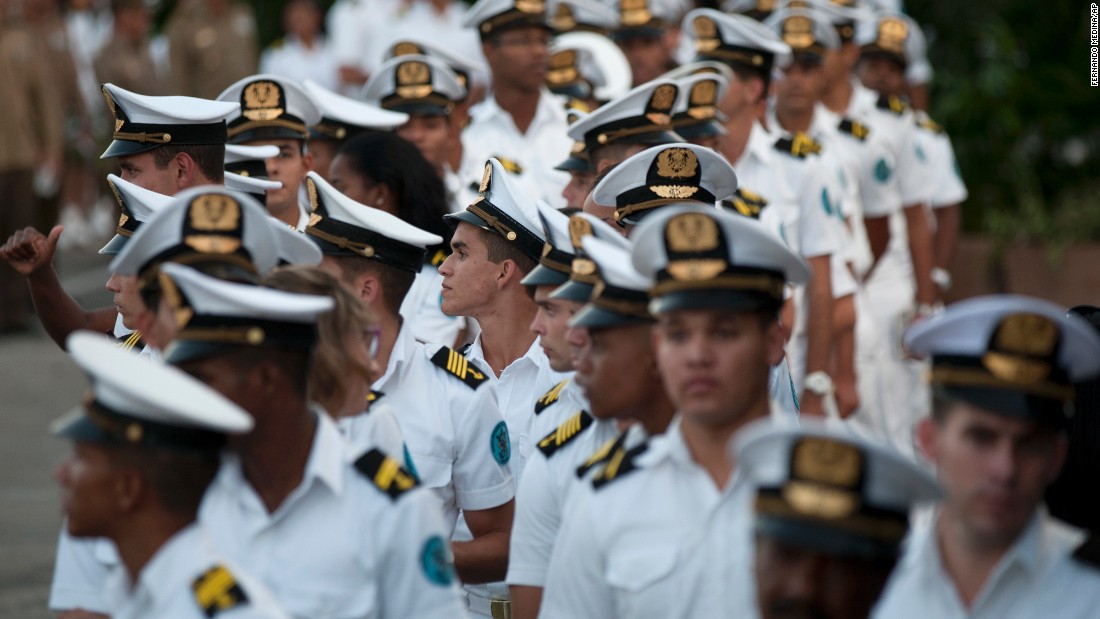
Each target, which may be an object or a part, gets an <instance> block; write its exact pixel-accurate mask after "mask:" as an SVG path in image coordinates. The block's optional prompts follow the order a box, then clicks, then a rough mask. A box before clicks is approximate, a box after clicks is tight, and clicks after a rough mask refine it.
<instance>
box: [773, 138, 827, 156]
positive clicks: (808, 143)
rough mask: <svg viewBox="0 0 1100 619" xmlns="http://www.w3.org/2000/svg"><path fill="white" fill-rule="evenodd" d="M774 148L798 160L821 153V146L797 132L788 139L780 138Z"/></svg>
mask: <svg viewBox="0 0 1100 619" xmlns="http://www.w3.org/2000/svg"><path fill="white" fill-rule="evenodd" d="M775 148H776V149H777V150H779V151H780V152H784V153H788V154H790V155H793V156H794V157H796V158H798V159H805V158H806V157H809V156H810V155H817V154H819V153H821V144H820V143H819V142H817V141H815V140H814V139H813V138H811V137H810V136H808V135H806V134H805V133H802V132H797V133H795V134H794V135H793V136H791V137H789V138H780V139H779V140H778V141H776V143H775Z"/></svg>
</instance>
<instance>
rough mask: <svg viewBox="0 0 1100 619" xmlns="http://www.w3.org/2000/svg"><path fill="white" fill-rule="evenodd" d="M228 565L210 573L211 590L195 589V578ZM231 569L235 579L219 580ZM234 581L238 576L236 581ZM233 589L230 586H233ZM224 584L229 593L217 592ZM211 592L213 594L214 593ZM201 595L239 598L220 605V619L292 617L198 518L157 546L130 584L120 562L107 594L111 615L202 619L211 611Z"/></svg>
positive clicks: (213, 600) (123, 618) (126, 618)
mask: <svg viewBox="0 0 1100 619" xmlns="http://www.w3.org/2000/svg"><path fill="white" fill-rule="evenodd" d="M219 568H221V570H224V572H222V571H219V572H216V573H214V574H210V575H209V576H208V577H209V578H211V579H213V580H212V581H211V583H210V587H211V590H212V591H211V592H206V591H205V590H204V589H203V588H201V587H198V588H197V589H196V586H197V585H196V581H197V580H198V579H201V578H203V577H204V576H206V575H207V574H208V573H209V572H210V571H211V570H218V569H219ZM226 575H228V576H230V577H231V578H232V581H228V582H226V581H221V579H223V578H225V576H226ZM233 581H235V582H233ZM231 586H232V587H234V589H230V587H231ZM219 589H221V590H225V594H223V595H216V594H217V592H218V591H219ZM212 593H213V594H214V595H212ZM200 595H211V599H210V600H209V601H208V602H207V604H209V605H211V607H212V608H218V607H217V606H216V604H217V600H218V598H222V597H224V598H225V599H236V600H237V604H236V605H232V606H230V607H227V608H225V609H224V610H217V611H216V614H215V615H216V616H217V617H218V619H289V617H290V615H287V614H286V613H285V612H284V611H283V610H282V608H281V607H280V606H279V603H278V602H276V601H275V596H273V595H272V594H271V592H270V591H268V590H267V588H266V587H264V586H263V585H261V584H260V583H259V582H258V581H257V580H256V579H255V578H252V577H251V576H250V575H249V574H247V573H246V572H245V571H244V570H242V569H240V568H239V567H237V566H235V565H233V563H232V562H229V561H227V560H226V559H225V558H224V557H223V556H222V553H220V552H218V551H217V549H216V547H215V546H214V544H213V543H212V542H211V540H210V536H209V535H208V534H207V533H206V531H205V530H203V528H202V527H201V526H200V525H198V524H194V523H192V524H190V525H188V526H187V527H185V528H184V529H182V530H180V531H179V532H178V533H176V534H175V535H173V536H172V537H171V538H170V539H169V540H168V541H167V542H165V544H164V545H163V546H161V547H160V549H159V550H157V552H156V554H154V555H153V558H152V559H150V560H149V562H148V563H147V564H146V565H145V567H144V568H142V570H141V573H140V574H139V575H138V577H137V579H136V580H135V582H134V583H133V586H132V587H131V586H130V576H129V575H128V574H127V573H126V569H125V568H124V567H122V566H121V565H120V566H119V567H118V568H117V569H116V570H115V571H114V572H113V573H112V574H111V575H110V577H109V579H108V582H107V584H106V591H105V596H106V598H107V600H108V606H109V613H110V615H111V619H148V618H150V617H164V618H165V619H169V618H170V619H191V618H193V619H204V618H205V617H208V616H215V615H208V614H207V612H206V610H205V609H204V607H203V606H201V605H200V603H199V596H200Z"/></svg>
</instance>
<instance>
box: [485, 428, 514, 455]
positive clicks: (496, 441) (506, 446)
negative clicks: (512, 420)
mask: <svg viewBox="0 0 1100 619" xmlns="http://www.w3.org/2000/svg"><path fill="white" fill-rule="evenodd" d="M489 448H490V449H491V450H492V451H493V459H494V460H496V461H497V462H498V463H499V464H502V465H504V464H508V461H509V460H511V459H512V441H511V440H510V439H509V438H508V426H507V425H506V424H505V423H504V422H503V421H501V422H500V423H498V424H497V425H496V427H494V428H493V433H492V435H491V436H490V437H489Z"/></svg>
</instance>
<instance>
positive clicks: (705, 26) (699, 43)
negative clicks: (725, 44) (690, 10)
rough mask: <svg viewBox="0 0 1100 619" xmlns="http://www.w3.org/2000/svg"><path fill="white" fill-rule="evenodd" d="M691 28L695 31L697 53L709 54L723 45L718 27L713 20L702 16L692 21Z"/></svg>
mask: <svg viewBox="0 0 1100 619" xmlns="http://www.w3.org/2000/svg"><path fill="white" fill-rule="evenodd" d="M691 27H692V29H693V30H694V31H695V51H697V52H709V51H712V50H714V49H716V48H717V47H718V46H719V45H721V42H720V41H719V40H718V25H717V24H715V23H714V20H713V19H711V18H709V17H704V16H702V15H700V16H699V17H696V18H695V19H694V20H692V22H691Z"/></svg>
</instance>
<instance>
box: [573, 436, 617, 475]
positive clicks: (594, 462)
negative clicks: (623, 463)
mask: <svg viewBox="0 0 1100 619" xmlns="http://www.w3.org/2000/svg"><path fill="white" fill-rule="evenodd" d="M625 441H626V431H625V430H624V431H622V432H620V433H619V435H618V436H616V437H615V438H613V439H610V440H608V441H607V442H606V443H604V444H603V445H601V446H600V448H599V449H597V450H596V452H595V453H593V454H592V455H591V456H589V457H588V459H587V460H585V461H584V464H582V465H580V466H578V467H577V477H584V476H585V475H587V474H588V472H589V471H591V470H592V469H594V468H596V467H597V466H600V465H601V464H606V463H607V461H608V460H609V459H611V455H612V454H613V453H615V451H617V450H618V449H619V448H620V447H622V445H623V443H624V442H625Z"/></svg>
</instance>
